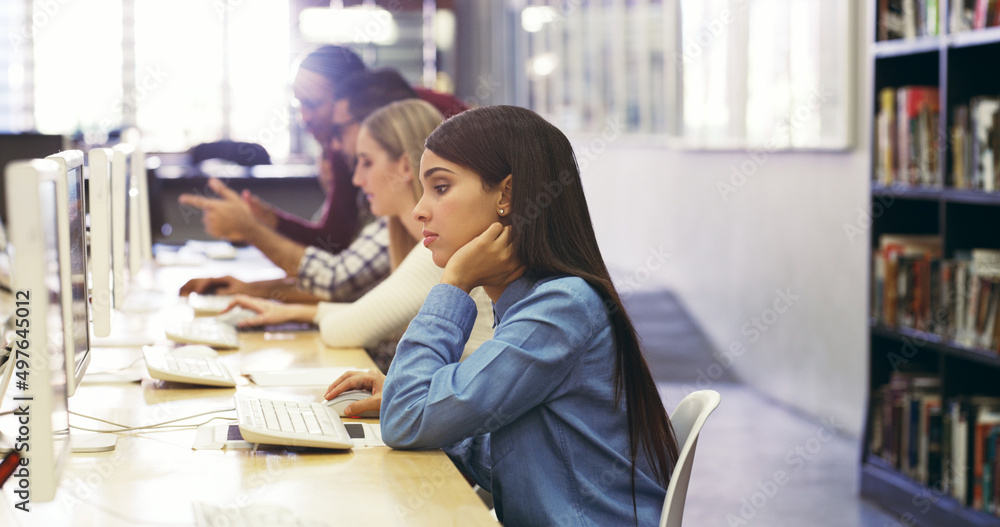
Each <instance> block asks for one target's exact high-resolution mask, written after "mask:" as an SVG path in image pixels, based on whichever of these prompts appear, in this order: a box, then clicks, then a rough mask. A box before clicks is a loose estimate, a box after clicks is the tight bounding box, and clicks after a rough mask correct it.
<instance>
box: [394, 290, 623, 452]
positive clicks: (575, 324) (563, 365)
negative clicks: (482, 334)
mask: <svg viewBox="0 0 1000 527" xmlns="http://www.w3.org/2000/svg"><path fill="white" fill-rule="evenodd" d="M594 307H595V306H593V305H591V303H590V302H586V301H584V300H582V299H581V298H580V297H578V296H577V294H576V292H574V291H571V290H567V289H559V288H555V287H553V288H548V289H545V290H544V291H543V290H536V291H535V292H533V293H532V294H531V295H529V297H527V298H525V299H524V300H522V301H520V302H517V303H515V304H514V305H513V306H511V307H510V308H509V309H508V310H507V312H506V313H505V314H504V318H503V320H502V321H501V323H500V325H499V326H497V328H496V330H495V333H494V336H493V339H492V340H488V341H486V342H485V343H483V345H482V346H480V347H479V348H478V349H477V350H476V351H475V352H474V353H472V354H471V355H470V356H469V357H468V358H466V359H465V360H464V361H463V362H460V363H459V362H458V359H459V357H460V356H461V354H462V346H463V344H464V343H465V340H466V339H467V338H468V336H469V330H470V329H471V327H472V324H473V321H474V320H475V315H476V307H475V303H474V302H473V301H472V299H471V298H469V296H468V295H466V294H465V293H464V292H463V291H461V290H460V289H458V288H455V287H453V286H450V285H444V284H438V285H436V286H434V288H433V289H431V293H430V295H428V297H427V300H426V301H425V302H424V305H423V307H422V308H421V310H420V313H419V314H418V315H417V317H416V318H414V319H413V321H412V322H411V323H410V326H409V328H408V329H407V331H406V333H405V334H404V335H403V339H402V340H401V341H400V343H399V347H398V348H397V349H396V357H395V359H394V360H393V362H392V366H391V367H390V368H389V373H388V375H387V378H386V381H385V386H384V390H383V395H382V419H381V421H382V423H381V424H382V438H383V440H384V441H385V443H386V444H387V445H389V446H392V447H394V448H443V447H446V446H449V445H454V444H455V443H458V442H459V441H461V440H463V439H465V438H469V437H473V436H478V435H482V434H486V433H489V432H493V431H495V430H497V429H499V428H501V427H502V426H504V425H507V424H509V423H511V422H513V421H514V420H515V419H517V418H518V417H520V416H521V415H523V414H524V413H526V412H528V411H529V410H531V409H532V408H534V407H535V406H538V405H539V404H542V403H544V402H545V401H546V399H547V398H548V397H549V396H550V395H551V394H552V393H553V392H554V391H555V390H556V389H558V388H559V386H560V385H561V384H562V383H563V381H564V380H565V379H567V377H568V376H569V375H570V374H571V372H572V371H573V370H574V365H575V364H576V363H577V362H578V360H579V358H580V353H579V351H580V350H581V349H582V348H584V347H585V344H586V343H587V342H588V341H589V340H590V337H591V335H592V334H593V333H594V331H595V329H594V328H595V327H596V326H597V323H596V321H597V320H598V319H599V317H602V316H604V312H603V310H601V309H594Z"/></svg>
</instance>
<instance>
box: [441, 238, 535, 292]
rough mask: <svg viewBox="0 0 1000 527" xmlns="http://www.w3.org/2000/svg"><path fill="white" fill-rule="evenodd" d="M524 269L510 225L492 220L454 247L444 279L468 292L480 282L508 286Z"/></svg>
mask: <svg viewBox="0 0 1000 527" xmlns="http://www.w3.org/2000/svg"><path fill="white" fill-rule="evenodd" d="M524 271H525V267H524V265H523V264H522V263H521V261H520V260H519V259H518V258H517V255H515V254H514V246H513V243H512V235H511V232H510V226H507V227H504V226H503V225H501V224H500V223H493V224H492V225H490V226H489V227H488V228H487V229H486V231H485V232H483V233H482V234H480V235H479V236H476V237H475V238H473V239H472V240H471V241H469V243H467V244H465V245H464V246H462V247H461V248H460V249H458V250H457V251H455V254H453V255H452V256H451V258H450V259H449V260H448V263H447V264H446V265H445V267H444V274H443V275H442V276H441V283H442V284H451V285H453V286H455V287H457V288H459V289H461V290H463V291H465V292H466V293H468V292H469V291H472V290H473V289H474V288H476V287H478V286H483V287H506V286H507V284H509V283H511V282H513V281H514V280H517V279H518V278H520V277H521V275H523V274H524Z"/></svg>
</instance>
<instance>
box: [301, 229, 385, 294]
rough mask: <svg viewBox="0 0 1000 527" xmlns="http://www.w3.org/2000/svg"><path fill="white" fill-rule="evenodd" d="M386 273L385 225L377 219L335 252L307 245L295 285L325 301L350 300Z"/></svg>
mask: <svg viewBox="0 0 1000 527" xmlns="http://www.w3.org/2000/svg"><path fill="white" fill-rule="evenodd" d="M390 272H391V263H390V261H389V228H388V226H387V224H386V221H385V219H384V218H379V219H377V220H375V221H373V222H371V223H369V224H368V225H365V226H364V228H362V229H361V232H360V233H358V237H357V238H355V239H354V241H353V242H351V245H350V246H349V247H347V248H346V249H344V250H343V251H340V252H339V253H337V254H333V253H330V252H327V251H324V250H322V249H319V248H317V247H314V246H309V247H307V248H306V253H305V255H303V256H302V261H300V262H299V288H300V289H302V290H303V291H308V292H309V293H312V294H314V295H316V296H318V297H320V298H323V299H324V300H327V301H332V302H353V301H354V300H357V299H358V298H359V297H361V295H363V294H365V292H367V291H368V290H369V289H371V288H372V287H374V286H375V285H376V284H378V283H379V282H381V281H382V279H383V278H385V277H386V276H389V273H390Z"/></svg>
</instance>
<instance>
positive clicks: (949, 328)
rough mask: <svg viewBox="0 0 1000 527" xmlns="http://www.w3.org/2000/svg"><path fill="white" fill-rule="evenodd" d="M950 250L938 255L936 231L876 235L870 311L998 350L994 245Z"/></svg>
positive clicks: (999, 285)
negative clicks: (931, 233)
mask: <svg viewBox="0 0 1000 527" xmlns="http://www.w3.org/2000/svg"><path fill="white" fill-rule="evenodd" d="M955 256H956V257H955V258H952V259H944V258H941V240H940V238H939V237H937V236H904V235H884V236H882V237H881V238H880V240H879V247H878V249H877V250H876V251H874V255H873V262H872V264H873V270H872V316H873V317H874V318H875V320H876V321H877V322H878V323H880V324H884V325H887V326H892V327H909V328H913V329H916V330H919V331H926V332H929V333H934V334H937V335H939V336H940V337H941V338H942V339H943V340H945V341H952V342H954V343H955V344H956V345H959V346H962V347H966V348H979V349H983V350H990V351H993V352H997V353H1000V251H998V250H994V249H973V250H971V251H968V252H957V253H956V255H955Z"/></svg>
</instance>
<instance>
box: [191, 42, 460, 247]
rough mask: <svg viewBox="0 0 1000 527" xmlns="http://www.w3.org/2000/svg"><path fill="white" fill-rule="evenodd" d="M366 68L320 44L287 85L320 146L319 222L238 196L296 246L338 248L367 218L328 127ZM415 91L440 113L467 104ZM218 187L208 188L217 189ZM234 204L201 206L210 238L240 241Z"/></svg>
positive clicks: (349, 52) (352, 56) (345, 52)
mask: <svg viewBox="0 0 1000 527" xmlns="http://www.w3.org/2000/svg"><path fill="white" fill-rule="evenodd" d="M366 71H368V70H367V68H366V67H365V65H364V62H363V61H362V60H361V58H360V57H359V56H358V55H357V53H355V52H354V51H352V50H351V49H349V48H346V47H343V46H332V45H327V46H320V47H318V48H316V49H314V50H313V51H311V52H310V53H309V54H307V55H306V56H305V57H304V58H303V59H302V60H301V61H300V63H299V66H298V69H297V72H296V74H295V79H294V81H293V83H292V92H293V94H294V95H295V100H296V101H297V103H298V107H299V111H300V116H301V120H302V123H303V125H304V126H305V128H306V131H307V132H309V134H310V135H312V136H313V137H314V138H315V139H316V140H317V141H318V142H319V144H320V145H321V150H322V152H321V155H320V165H319V182H320V186H321V187H322V188H323V190H324V192H325V193H326V199H325V201H324V203H323V206H322V208H321V209H320V211H318V212H317V216H318V218H319V219H318V221H309V220H305V219H303V218H300V217H298V216H296V215H294V214H290V213H288V212H285V211H282V210H280V209H278V208H276V207H273V206H272V205H270V204H268V203H267V202H266V201H265V200H263V199H261V198H260V197H258V196H255V195H253V194H251V193H250V192H249V191H244V192H243V194H242V196H241V197H242V199H243V200H244V201H245V202H246V204H247V205H248V206H249V207H250V210H251V211H252V212H253V217H254V218H256V219H257V221H259V222H260V223H262V224H263V225H265V226H267V227H269V228H271V229H273V230H274V231H275V232H277V233H278V234H281V235H282V236H285V237H286V238H288V239H289V240H291V241H293V242H296V243H298V244H300V245H312V246H318V247H322V248H324V249H325V250H328V251H330V252H334V253H336V252H339V251H340V250H342V249H343V248H345V247H347V245H349V244H350V242H351V240H352V239H353V238H354V236H355V235H356V234H357V231H358V228H359V226H360V225H361V224H360V223H359V221H360V222H362V223H363V222H364V220H366V219H369V218H368V217H367V214H366V211H365V210H364V206H363V205H361V206H360V207H359V200H358V196H357V189H355V188H354V187H353V186H352V185H351V174H352V172H353V167H352V166H351V165H350V159H349V157H350V156H349V155H347V154H345V153H344V152H343V151H342V150H341V149H339V148H337V147H335V146H331V139H335V138H334V137H332V136H331V134H332V133H333V131H332V130H331V128H330V123H331V122H333V108H334V106H335V104H336V102H337V101H336V99H337V96H336V93H337V92H338V88H340V87H341V86H342V85H343V83H344V82H346V81H347V80H349V79H350V78H351V77H353V76H354V75H357V74H360V73H364V72H366ZM414 90H415V96H417V97H419V98H421V99H424V100H427V101H428V102H430V103H431V104H433V105H434V106H435V108H437V109H438V111H440V112H441V113H442V115H444V116H445V117H450V116H452V115H454V114H456V113H459V112H461V111H464V110H466V109H467V108H468V107H467V106H466V105H465V103H463V102H462V101H461V100H460V99H458V98H457V97H455V96H453V95H450V94H447V93H440V92H436V91H433V90H429V89H426V88H419V87H418V88H414ZM334 126H336V123H334ZM217 186H218V185H213V186H212V187H211V188H212V190H213V191H215V192H216V193H218V191H217V189H216V188H215V187H217ZM234 206H235V204H230V206H228V207H227V206H225V204H224V203H217V204H216V206H215V207H210V208H207V209H206V208H203V210H204V211H205V226H206V231H207V232H208V233H209V234H211V235H213V236H215V237H219V238H227V239H230V240H232V241H245V240H243V239H241V238H240V236H241V234H242V233H241V230H242V229H247V228H250V227H248V226H245V225H242V223H245V222H246V221H248V220H247V219H246V218H245V217H243V216H239V217H237V218H235V219H234V218H226V216H231V215H232V214H233V210H232V209H233V208H234ZM359 215H360V218H361V219H360V220H359ZM237 222H240V223H237Z"/></svg>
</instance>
